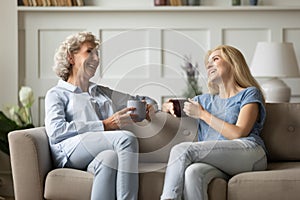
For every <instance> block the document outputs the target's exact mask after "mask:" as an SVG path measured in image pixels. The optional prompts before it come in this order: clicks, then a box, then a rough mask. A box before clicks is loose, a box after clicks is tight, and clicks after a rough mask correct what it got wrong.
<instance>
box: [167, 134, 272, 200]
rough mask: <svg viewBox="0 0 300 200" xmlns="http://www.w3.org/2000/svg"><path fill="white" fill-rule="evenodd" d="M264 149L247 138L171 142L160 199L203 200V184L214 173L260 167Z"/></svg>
mask: <svg viewBox="0 0 300 200" xmlns="http://www.w3.org/2000/svg"><path fill="white" fill-rule="evenodd" d="M266 166H267V158H266V154H265V151H264V149H263V148H262V147H261V146H259V145H257V144H256V143H254V142H252V141H248V140H240V139H237V140H218V141H205V142H193V143H192V142H185V143H181V144H178V145H176V146H174V147H173V148H172V150H171V153H170V158H169V162H168V166H167V170H166V175H165V182H164V188H163V194H162V196H161V199H185V200H194V199H197V200H206V199H207V186H208V184H209V182H210V181H211V180H212V179H213V178H216V177H221V178H225V179H226V178H228V176H232V175H235V174H238V173H241V172H247V171H254V170H264V169H266Z"/></svg>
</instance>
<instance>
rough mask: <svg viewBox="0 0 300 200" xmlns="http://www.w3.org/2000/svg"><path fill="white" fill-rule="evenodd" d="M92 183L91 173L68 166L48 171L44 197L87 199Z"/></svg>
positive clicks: (66, 199)
mask: <svg viewBox="0 0 300 200" xmlns="http://www.w3.org/2000/svg"><path fill="white" fill-rule="evenodd" d="M92 184H93V174H91V173H89V172H86V171H81V170H76V169H69V168H60V169H54V170H52V171H50V172H49V173H48V175H47V177H46V183H45V193H44V196H45V198H46V199H61V198H62V197H63V199H64V200H68V199H70V200H71V199H73V200H74V199H81V200H85V199H86V200H89V199H90V196H91V195H90V194H91V190H92Z"/></svg>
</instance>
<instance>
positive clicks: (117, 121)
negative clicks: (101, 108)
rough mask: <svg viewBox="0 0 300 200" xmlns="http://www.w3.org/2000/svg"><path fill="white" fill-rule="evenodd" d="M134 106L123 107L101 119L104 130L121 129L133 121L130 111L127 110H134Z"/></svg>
mask: <svg viewBox="0 0 300 200" xmlns="http://www.w3.org/2000/svg"><path fill="white" fill-rule="evenodd" d="M134 109H135V108H133V107H131V108H124V109H122V110H120V111H118V112H116V113H115V114H113V115H112V116H110V117H109V118H107V119H105V120H103V121H102V123H103V125H104V130H105V131H109V130H116V129H121V128H123V127H125V126H127V125H130V124H132V123H133V121H132V119H131V115H132V114H131V113H129V111H132V110H134Z"/></svg>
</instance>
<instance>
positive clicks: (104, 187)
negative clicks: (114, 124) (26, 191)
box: [66, 130, 138, 200]
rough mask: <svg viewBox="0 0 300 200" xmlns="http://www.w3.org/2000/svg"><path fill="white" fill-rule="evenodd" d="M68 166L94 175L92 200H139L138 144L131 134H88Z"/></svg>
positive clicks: (111, 132)
mask: <svg viewBox="0 0 300 200" xmlns="http://www.w3.org/2000/svg"><path fill="white" fill-rule="evenodd" d="M80 137H81V143H80V144H79V145H78V146H77V147H76V148H75V150H74V151H73V153H72V154H71V155H70V157H69V160H68V162H67V164H66V167H71V168H76V169H82V170H87V171H89V172H91V173H93V174H94V182H93V187H92V194H91V199H92V200H102V199H103V200H115V199H116V197H117V199H118V200H136V199H137V193H138V142H137V139H136V138H135V136H134V135H133V134H132V133H131V132H129V131H123V130H120V131H104V132H87V133H84V134H81V135H80Z"/></svg>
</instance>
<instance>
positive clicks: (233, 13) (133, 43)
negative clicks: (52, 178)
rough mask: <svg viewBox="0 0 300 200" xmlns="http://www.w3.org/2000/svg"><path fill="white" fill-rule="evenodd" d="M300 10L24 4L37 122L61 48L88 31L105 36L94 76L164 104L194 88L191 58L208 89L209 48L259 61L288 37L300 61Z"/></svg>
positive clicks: (24, 39) (294, 83) (27, 67)
mask: <svg viewBox="0 0 300 200" xmlns="http://www.w3.org/2000/svg"><path fill="white" fill-rule="evenodd" d="M299 11H300V7H294V8H287V7H256V8H253V7H239V8H231V7H227V8H222V7H199V8H145V7H143V8H132V7H128V8H102V7H86V8H73V9H67V8H64V9H54V8H50V9H40V10H35V9H22V10H20V11H19V38H20V48H21V49H23V50H22V52H23V54H21V55H20V57H21V58H22V57H23V58H24V59H20V61H24V62H21V64H20V67H21V68H22V69H24V73H25V75H24V77H25V78H24V83H26V84H27V85H29V86H31V87H33V89H34V91H35V94H36V96H37V101H36V103H35V105H34V108H33V113H34V122H35V123H36V124H37V125H43V124H44V95H45V93H46V91H47V90H48V89H49V88H50V87H52V86H54V85H55V84H56V82H57V80H58V79H57V77H56V76H55V74H54V73H53V72H52V69H51V66H52V65H53V55H54V51H55V49H56V48H57V46H58V45H59V43H60V42H61V41H62V40H64V38H65V37H66V36H67V35H69V34H71V33H74V32H78V31H81V30H88V31H92V32H93V33H94V34H96V35H97V36H98V37H99V38H101V40H102V42H103V43H102V46H101V54H100V56H101V63H102V65H101V67H100V69H99V70H98V72H97V75H96V76H95V78H94V79H93V80H94V81H96V82H97V83H99V84H103V85H106V86H109V87H111V88H114V89H117V90H120V91H124V92H127V93H131V94H140V95H149V96H152V97H153V98H155V99H156V100H157V101H158V102H159V103H161V102H163V101H165V99H166V98H169V97H174V96H177V97H180V96H182V94H183V92H184V90H185V89H186V77H185V73H184V71H183V69H182V68H181V66H182V65H183V63H184V57H185V56H191V57H192V62H193V64H195V63H198V64H199V66H200V71H201V78H200V84H201V86H202V88H203V91H207V88H206V80H205V74H206V73H205V68H204V66H203V57H204V53H205V52H206V51H207V50H208V49H210V48H212V47H215V46H217V45H219V44H230V45H233V46H236V47H237V48H239V49H240V50H241V51H242V52H243V53H244V55H245V57H246V60H247V62H248V63H250V62H251V59H252V56H253V53H254V49H255V47H256V43H257V42H258V41H287V42H293V43H294V45H295V49H296V53H297V57H298V60H300V59H299V58H300V41H299V34H300V24H299V20H298V19H299V18H300V12H299ZM285 81H286V82H287V83H288V84H289V85H290V86H291V87H292V95H293V98H292V101H300V98H299V97H300V89H299V88H298V85H299V84H300V79H299V78H298V79H287V80H285Z"/></svg>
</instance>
